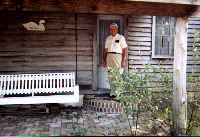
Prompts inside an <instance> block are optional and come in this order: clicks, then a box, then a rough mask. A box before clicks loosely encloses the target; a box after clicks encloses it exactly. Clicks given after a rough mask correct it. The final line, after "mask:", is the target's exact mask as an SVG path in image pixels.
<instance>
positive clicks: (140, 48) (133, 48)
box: [128, 46, 151, 51]
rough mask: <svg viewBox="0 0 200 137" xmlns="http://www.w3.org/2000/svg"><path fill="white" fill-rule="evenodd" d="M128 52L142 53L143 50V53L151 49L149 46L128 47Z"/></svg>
mask: <svg viewBox="0 0 200 137" xmlns="http://www.w3.org/2000/svg"><path fill="white" fill-rule="evenodd" d="M128 50H137V51H138V50H140V51H142V50H144V51H151V47H149V46H147V47H146V46H145V47H144V46H129V47H128Z"/></svg>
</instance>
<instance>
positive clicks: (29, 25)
mask: <svg viewBox="0 0 200 137" xmlns="http://www.w3.org/2000/svg"><path fill="white" fill-rule="evenodd" d="M44 23H45V20H40V21H39V24H37V23H35V22H32V21H31V22H28V23H24V24H22V25H23V26H24V28H26V29H27V30H33V31H45V26H44Z"/></svg>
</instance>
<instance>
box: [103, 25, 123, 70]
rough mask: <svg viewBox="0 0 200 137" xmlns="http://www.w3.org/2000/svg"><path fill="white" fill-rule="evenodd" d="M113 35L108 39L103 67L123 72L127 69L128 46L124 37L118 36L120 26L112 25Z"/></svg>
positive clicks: (111, 31)
mask: <svg viewBox="0 0 200 137" xmlns="http://www.w3.org/2000/svg"><path fill="white" fill-rule="evenodd" d="M110 33H111V35H110V36H108V37H107V38H106V42H105V49H104V53H103V66H104V67H110V68H118V69H120V70H123V68H125V67H126V59H127V57H126V55H127V44H126V40H125V38H124V36H122V35H120V34H118V25H117V24H116V23H112V24H110Z"/></svg>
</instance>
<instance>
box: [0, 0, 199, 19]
mask: <svg viewBox="0 0 200 137" xmlns="http://www.w3.org/2000/svg"><path fill="white" fill-rule="evenodd" d="M17 3H18V6H16V5H17ZM20 5H21V8H18V9H22V10H23V11H64V12H70V13H74V12H76V13H97V14H131V15H155V16H159V15H160V16H190V15H192V13H193V12H196V11H197V9H198V7H199V6H198V5H200V0H38V1H35V0H12V1H11V0H1V1H0V10H16V7H20Z"/></svg>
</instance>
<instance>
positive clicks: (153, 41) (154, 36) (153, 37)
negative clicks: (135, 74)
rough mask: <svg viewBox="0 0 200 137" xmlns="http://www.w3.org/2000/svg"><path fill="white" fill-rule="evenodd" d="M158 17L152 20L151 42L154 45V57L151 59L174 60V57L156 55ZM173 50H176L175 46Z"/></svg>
mask: <svg viewBox="0 0 200 137" xmlns="http://www.w3.org/2000/svg"><path fill="white" fill-rule="evenodd" d="M155 33H156V16H153V18H152V41H151V44H152V55H151V57H152V58H158V59H159V58H160V59H173V58H174V55H156V54H155V43H156V42H155V39H156V35H155ZM173 48H174V45H173Z"/></svg>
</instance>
